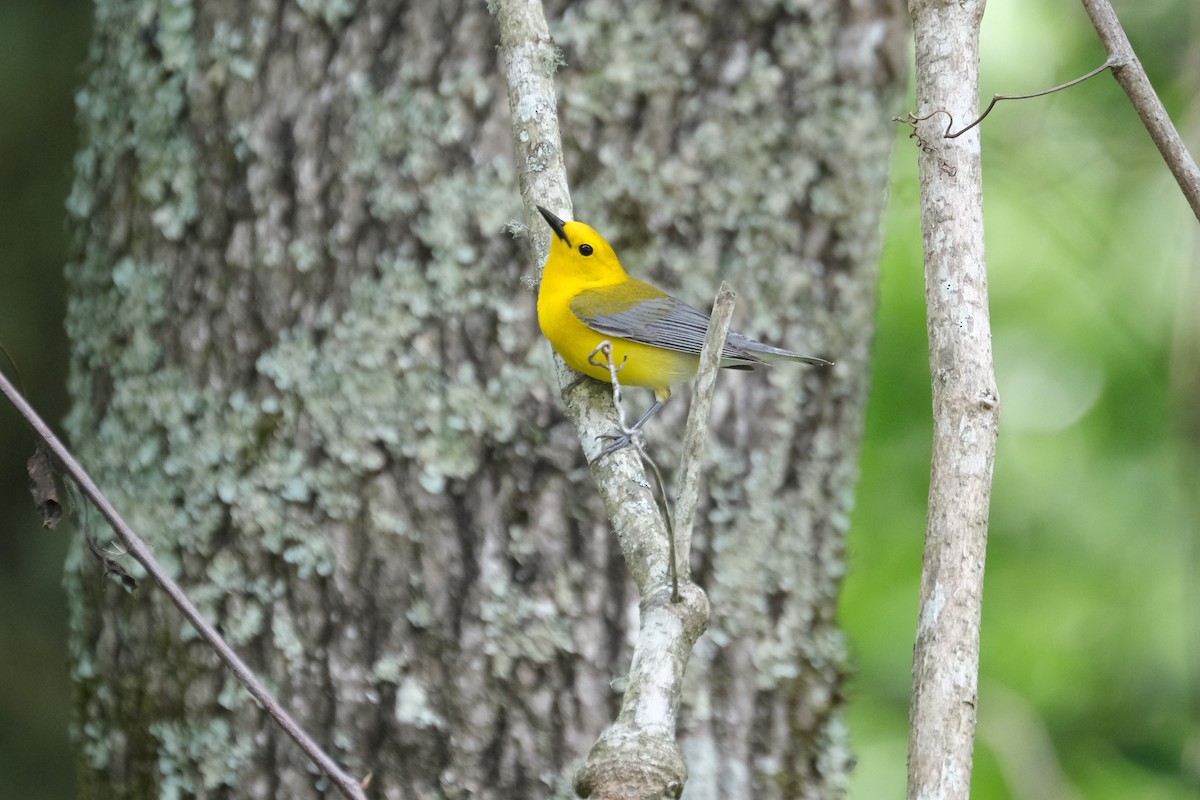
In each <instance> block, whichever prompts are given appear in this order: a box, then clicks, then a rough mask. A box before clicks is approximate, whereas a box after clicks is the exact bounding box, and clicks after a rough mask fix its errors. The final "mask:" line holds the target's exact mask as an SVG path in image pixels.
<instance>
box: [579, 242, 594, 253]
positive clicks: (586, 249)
mask: <svg viewBox="0 0 1200 800" xmlns="http://www.w3.org/2000/svg"><path fill="white" fill-rule="evenodd" d="M591 254H592V246H591V245H590V244H581V245H579V255H581V256H590V255H591Z"/></svg>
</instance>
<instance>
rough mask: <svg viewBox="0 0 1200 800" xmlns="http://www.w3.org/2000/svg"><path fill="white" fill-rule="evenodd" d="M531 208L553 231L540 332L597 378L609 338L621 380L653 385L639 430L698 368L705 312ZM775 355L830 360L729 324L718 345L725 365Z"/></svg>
mask: <svg viewBox="0 0 1200 800" xmlns="http://www.w3.org/2000/svg"><path fill="white" fill-rule="evenodd" d="M537 209H538V211H540V212H541V214H542V216H543V217H545V218H546V222H547V223H549V224H550V228H551V229H552V230H553V231H554V236H553V238H551V240H550V256H549V257H548V258H547V259H546V266H545V268H544V269H543V271H542V285H541V287H540V288H539V289H538V301H537V310H538V323H539V324H540V325H541V327H542V333H543V334H545V336H546V338H547V339H549V340H550V344H552V345H553V346H554V349H555V350H557V351H558V354H559V355H560V356H562V358H563V361H565V362H567V365H568V366H570V367H571V368H572V369H574V370H576V371H578V372H582V373H583V374H584V375H590V376H591V377H593V378H596V379H598V380H601V381H611V374H610V372H609V369H608V367H607V366H606V365H605V364H604V361H603V360H602V359H595V358H593V354H594V353H595V352H596V348H597V347H598V346H599V345H600V343H601V342H603V341H605V340H607V341H608V342H609V343H610V344H611V345H612V356H611V357H612V360H613V363H614V364H616V365H617V366H618V367H620V372H619V373H618V376H617V379H618V380H619V381H620V382H621V383H622V385H626V386H646V387H649V388H651V389H653V390H654V399H655V403H654V405H653V406H651V407H650V410H649V411H647V412H646V413H645V415H643V416H642V418H641V419H640V420H638V422H637V423H636V424H635V425H634V426H633V428H632V429H631V430H632V431H637V430H640V429H641V427H642V425H644V424H645V423H646V420H648V419H650V417H651V416H653V415H654V413H655V412H657V411H658V410H659V409H660V408H662V406H663V403H665V402H666V401H667V398H669V397H670V396H671V387H672V386H673V385H674V384H676V383H679V382H681V381H685V380H687V379H689V378H691V377H692V376H693V375H695V374H696V370H697V368H698V367H699V364H700V348H701V346H702V345H703V344H704V334H705V332H706V331H707V330H708V315H707V314H705V313H704V312H703V311H699V310H697V309H695V308H692V307H691V306H689V305H688V304H687V303H684V302H682V301H680V300H676V299H675V298H674V297H671V296H670V295H668V294H667V293H666V292H664V291H663V290H662V289H659V288H658V287H657V286H651V285H650V284H648V283H646V282H645V281H639V280H638V279H636V278H631V277H629V275H627V274H626V272H625V270H624V268H622V266H621V262H620V261H618V260H617V254H616V253H615V252H613V249H612V247H611V246H610V245H609V243H608V242H606V241H604V238H603V237H602V236H600V234H598V233H596V231H595V230H593V229H592V228H591V226H589V225H585V224H584V223H582V222H570V221H564V220H562V219H560V218H558V217H557V216H555V215H554V214H553V213H551V212H550V211H548V210H547V209H545V208H543V207H541V206H538V207H537ZM777 359H779V360H787V361H803V362H805V363H806V364H816V365H818V366H824V367H829V366H833V362H832V361H826V360H825V359H823V358H817V357H816V356H805V355H801V354H800V353H795V352H792V351H791V350H784V349H782V348H779V347H772V346H771V345H769V344H763V343H762V342H757V341H755V340H754V339H751V338H749V337H747V336H743V335H742V334H740V333H734V332H733V331H730V332H729V335H728V336H727V337H726V338H725V347H724V349H723V350H722V351H721V366H722V367H728V368H730V369H754V368H756V367H759V366H762V365H764V364H766V363H768V362H770V361H773V360H777ZM613 438H615V439H616V440H617V441H616V442H614V443H613V444H612V445H610V446H609V447H607V448H605V450H604V452H605V453H607V452H610V451H612V450H615V449H617V448H619V447H621V446H623V445H625V444H627V443H628V441H629V432H627V433H626V435H624V436H620V437H613ZM602 454H603V453H602Z"/></svg>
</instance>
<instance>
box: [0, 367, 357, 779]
mask: <svg viewBox="0 0 1200 800" xmlns="http://www.w3.org/2000/svg"><path fill="white" fill-rule="evenodd" d="M0 393H3V394H4V396H5V397H7V398H8V400H9V402H11V403H12V404H13V406H14V407H15V408H16V409H17V411H18V412H19V413H20V415H21V416H22V417H24V418H25V421H26V422H27V423H28V424H29V427H30V428H32V429H33V432H34V435H35V436H37V438H38V440H39V441H40V442H41V443H42V444H43V445H45V446H46V447H47V448H48V449H49V450H50V452H51V453H52V454H53V455H54V458H55V459H56V460H57V461H58V463H59V464H61V465H62V467H63V469H64V470H65V471H66V473H67V474H68V475H70V476H71V479H72V480H73V481H75V484H76V485H77V486H78V487H79V490H80V491H81V492H82V493H83V495H84V497H86V498H87V499H88V500H89V501H91V503H92V505H94V506H95V507H96V510H97V511H99V512H100V515H101V516H102V517H104V519H105V520H107V522H108V524H109V525H111V526H112V529H113V530H114V531H115V532H116V534H117V536H119V537H120V539H121V541H122V543H124V545H125V547H126V548H127V549H128V551H129V554H130V555H131V556H133V557H134V558H135V559H137V561H138V563H140V564H141V565H142V566H143V567H145V569H146V572H147V573H148V574H149V575H150V577H151V578H152V579H153V580H154V582H155V583H157V584H158V585H159V586H160V587H161V588H162V590H163V591H164V592H166V593H167V596H168V597H169V598H171V602H172V603H174V604H175V607H176V608H178V609H179V610H180V612H181V613H182V614H183V616H184V617H185V618H187V621H188V622H190V623H191V624H192V627H194V628H195V629H196V630H197V631H198V632H199V633H200V635H201V636H202V637H204V639H205V641H207V642H208V643H209V645H210V646H212V648H213V650H215V651H216V653H217V655H218V656H219V657H220V658H221V660H222V661H224V662H225V664H226V665H227V666H228V667H229V669H230V670H232V671H233V674H234V675H235V676H237V679H238V680H239V681H241V682H242V685H243V686H245V687H246V689H247V690H248V691H249V692H250V694H251V695H253V696H254V699H255V700H257V701H258V702H259V703H260V704H261V705H262V706H263V708H265V709H266V710H267V713H268V714H270V715H271V717H272V718H273V719H274V720H275V722H276V723H277V724H278V725H279V727H281V728H282V729H283V731H284V733H286V734H287V735H288V736H290V737H291V738H292V740H293V741H295V742H296V744H298V745H300V749H301V750H303V751H304V753H305V754H306V755H307V756H308V757H309V758H310V759H312V761H313V763H315V764H316V765H317V766H318V767H320V769H321V771H322V772H324V773H325V774H326V775H328V776H329V778H330V780H332V781H333V782H334V784H335V785H336V786H337V787H338V790H339V791H340V792H341V793H342V794H343V795H344V796H345V797H348V798H352V799H353V800H366V794H365V793H364V792H363V790H362V787H361V786H360V784H359V781H357V780H356V779H355V778H354V777H352V776H350V775H348V774H347V773H345V772H343V771H342V769H341V767H339V766H338V764H337V762H336V761H334V760H333V758H332V757H330V756H329V755H328V754H327V753H326V752H325V751H324V750H322V749H321V747H320V745H318V744H317V743H316V741H315V740H314V739H313V738H312V737H311V736H309V735H308V733H307V732H306V731H305V730H304V729H303V728H301V727H300V725H299V723H297V722H296V721H295V720H294V719H292V716H291V715H290V714H288V712H287V711H286V710H285V709H284V708H283V706H282V705H280V704H279V701H278V700H276V699H275V698H274V697H273V696H272V695H271V693H270V692H269V691H267V688H266V687H265V686H264V685H263V684H262V682H261V681H259V679H258V676H257V675H255V674H254V672H253V671H251V669H250V667H248V666H247V665H246V662H244V661H242V659H241V657H239V656H238V654H237V653H236V652H234V650H233V648H231V647H230V646H229V645H228V644H227V643H226V642H225V640H224V639H222V638H221V635H220V634H219V633H217V630H216V628H214V627H213V626H212V625H210V624H209V622H208V620H206V619H204V617H203V615H201V613H200V611H199V610H198V609H197V608H196V607H195V606H194V605H192V601H191V600H189V599H188V598H187V595H185V594H184V593H183V590H182V589H181V588H180V587H179V584H177V583H175V581H173V580H172V579H171V577H170V576H169V575H168V574H167V573H166V572H165V571H164V570H163V568H162V567H161V566H160V565H159V563H158V561H157V560H156V559H155V558H154V554H153V553H152V552H151V550H150V547H149V545H147V544H146V543H145V542H144V541H142V539H141V537H139V536H138V535H137V534H136V533H134V531H133V529H132V528H130V527H129V525H128V524H127V523H126V522H125V520H124V518H122V517H121V515H120V513H118V512H117V509H116V508H115V507H113V505H112V503H110V502H109V500H108V498H107V497H106V496H105V495H104V493H103V492H101V491H100V488H99V487H98V486H97V485H96V483H95V482H94V481H93V480H92V478H91V476H90V475H88V473H87V472H86V471H85V470H84V468H83V467H82V466H80V464H79V462H78V461H76V460H75V457H74V456H72V455H71V452H70V451H69V450H67V448H66V447H65V446H64V445H63V443H62V442H60V441H59V439H58V437H57V436H55V435H54V432H53V431H51V430H50V428H49V426H47V425H46V423H45V422H43V421H42V418H41V417H39V416H38V414H37V412H35V411H34V410H33V408H32V407H31V406H30V405H29V403H27V402H26V401H25V398H24V397H22V396H21V394H20V393H19V392H18V391H17V390H16V389H15V388H14V387H13V385H12V384H11V383H10V382H9V381H8V378H7V377H6V376H5V375H4V373H2V372H0ZM89 546H90V547H92V549H93V552H96V554H97V557H98V558H101V559H102V560H104V562H105V564H106V568H109V561H110V559H109V557H108V556H107V555H105V554H104V553H103V552H102V551H101V552H97V550H98V549H99V548H98V547H97V546H96V545H95V543H94V541H93V540H91V539H90V538H89ZM117 572H118V575H119V576H120V575H121V573H122V572H123V571H121V570H118V571H117ZM125 577H128V576H125ZM125 577H122V580H124V579H125ZM126 585H127V586H128V582H126Z"/></svg>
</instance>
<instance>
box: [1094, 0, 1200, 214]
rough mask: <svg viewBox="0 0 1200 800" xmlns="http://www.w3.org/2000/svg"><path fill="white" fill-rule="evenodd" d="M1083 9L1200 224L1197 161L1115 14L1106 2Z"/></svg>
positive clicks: (1098, 0)
mask: <svg viewBox="0 0 1200 800" xmlns="http://www.w3.org/2000/svg"><path fill="white" fill-rule="evenodd" d="M1083 7H1084V8H1085V9H1087V13H1088V16H1089V17H1091V18H1092V24H1093V25H1094V26H1095V27H1096V32H1097V33H1098V34H1099V35H1100V40H1101V41H1102V42H1104V47H1105V49H1106V50H1108V60H1109V61H1110V62H1111V63H1112V71H1113V77H1114V78H1116V79H1117V83H1119V84H1121V88H1122V89H1124V90H1125V94H1127V95H1128V96H1129V102H1131V103H1133V107H1134V108H1135V109H1137V113H1138V116H1139V117H1141V118H1142V124H1143V125H1145V126H1146V130H1147V131H1149V132H1150V138H1151V139H1153V140H1154V144H1155V145H1156V146H1157V147H1158V152H1159V153H1161V154H1162V157H1163V160H1164V161H1166V162H1167V168H1168V169H1170V170H1171V174H1172V175H1174V176H1175V181H1176V182H1177V183H1178V184H1179V188H1180V190H1181V191H1182V192H1183V196H1184V197H1186V198H1187V201H1188V204H1189V205H1191V207H1192V213H1193V214H1194V215H1195V216H1196V219H1197V220H1200V169H1198V168H1197V167H1196V160H1195V159H1194V158H1193V157H1192V154H1191V153H1189V152H1188V149H1187V147H1186V146H1185V145H1184V143H1183V138H1182V137H1180V135H1179V131H1178V130H1176V128H1175V125H1174V124H1173V123H1172V122H1171V118H1170V116H1168V115H1167V109H1166V108H1165V107H1164V106H1163V104H1162V100H1160V99H1159V97H1158V94H1157V93H1155V91H1154V87H1153V86H1151V85H1150V78H1149V77H1147V75H1146V70H1145V69H1144V68H1143V67H1142V62H1141V61H1139V60H1138V57H1137V54H1136V53H1134V52H1133V45H1131V44H1130V43H1129V37H1128V36H1126V35H1125V30H1124V29H1123V28H1122V27H1121V21H1120V20H1119V19H1117V12H1115V11H1113V7H1112V4H1111V3H1109V2H1108V0H1083Z"/></svg>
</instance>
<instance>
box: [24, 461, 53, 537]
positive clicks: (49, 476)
mask: <svg viewBox="0 0 1200 800" xmlns="http://www.w3.org/2000/svg"><path fill="white" fill-rule="evenodd" d="M25 471H26V472H27V473H28V474H29V493H30V494H32V495H33V502H34V503H35V504H36V505H37V510H38V513H39V514H41V515H42V527H44V528H50V529H52V530H53V529H54V528H55V527H57V526H58V523H59V520H61V519H62V503H60V502H59V500H58V481H57V480H55V475H54V460H53V459H52V458H50V454H49V453H48V452H46V448H45V447H43V446H42V445H41V444H39V445H38V446H37V450H35V451H34V452H33V455H32V456H30V457H29V460H28V461H26V462H25Z"/></svg>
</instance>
